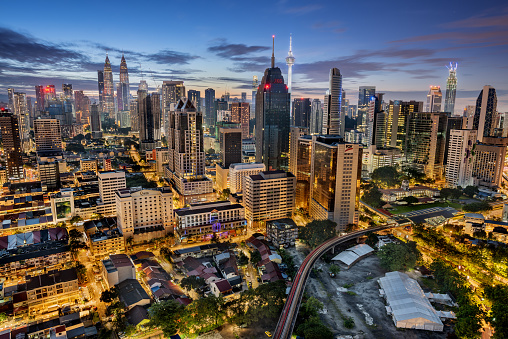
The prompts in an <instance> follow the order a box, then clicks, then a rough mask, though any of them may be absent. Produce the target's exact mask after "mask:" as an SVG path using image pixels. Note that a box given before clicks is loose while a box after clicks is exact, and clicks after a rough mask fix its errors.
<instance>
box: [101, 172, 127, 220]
mask: <svg viewBox="0 0 508 339" xmlns="http://www.w3.org/2000/svg"><path fill="white" fill-rule="evenodd" d="M97 178H98V180H99V196H100V198H101V201H102V203H103V210H104V215H114V214H115V213H116V191H118V190H119V189H121V188H125V187H126V181H125V172H124V171H103V172H99V173H98V174H97Z"/></svg>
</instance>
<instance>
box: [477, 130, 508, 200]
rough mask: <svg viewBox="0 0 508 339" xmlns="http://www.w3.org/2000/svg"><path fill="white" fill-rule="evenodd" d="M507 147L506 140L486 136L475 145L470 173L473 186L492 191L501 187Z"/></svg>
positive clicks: (507, 142)
mask: <svg viewBox="0 0 508 339" xmlns="http://www.w3.org/2000/svg"><path fill="white" fill-rule="evenodd" d="M478 134H479V132H478ZM507 145H508V138H494V137H488V136H484V137H483V141H482V142H480V143H477V144H476V147H475V148H474V160H473V172H472V174H473V178H474V182H475V184H474V185H475V186H478V187H479V188H484V189H489V190H494V191H497V190H498V189H499V187H501V183H502V181H503V170H504V164H505V158H506V146H507Z"/></svg>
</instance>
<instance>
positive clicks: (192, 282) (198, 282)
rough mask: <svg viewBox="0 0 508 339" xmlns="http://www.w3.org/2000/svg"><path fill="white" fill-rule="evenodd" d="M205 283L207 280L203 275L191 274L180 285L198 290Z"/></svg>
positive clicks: (187, 288)
mask: <svg viewBox="0 0 508 339" xmlns="http://www.w3.org/2000/svg"><path fill="white" fill-rule="evenodd" d="M204 284H205V280H204V279H203V278H201V277H197V276H194V275H191V276H190V277H185V278H183V279H182V281H181V282H180V285H181V286H182V287H183V288H185V289H186V290H188V291H190V290H196V289H198V288H200V287H201V286H203V285H204Z"/></svg>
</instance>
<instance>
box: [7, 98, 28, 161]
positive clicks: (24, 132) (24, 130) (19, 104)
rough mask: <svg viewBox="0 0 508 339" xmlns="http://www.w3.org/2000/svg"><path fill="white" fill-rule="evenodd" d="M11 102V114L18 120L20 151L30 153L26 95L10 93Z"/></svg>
mask: <svg viewBox="0 0 508 339" xmlns="http://www.w3.org/2000/svg"><path fill="white" fill-rule="evenodd" d="M9 100H10V99H9ZM12 100H13V107H14V111H13V113H14V115H15V116H16V118H17V119H18V126H19V137H20V139H21V150H22V151H23V152H25V153H28V152H29V151H30V114H29V111H28V107H27V102H26V94H25V93H19V92H14V93H12Z"/></svg>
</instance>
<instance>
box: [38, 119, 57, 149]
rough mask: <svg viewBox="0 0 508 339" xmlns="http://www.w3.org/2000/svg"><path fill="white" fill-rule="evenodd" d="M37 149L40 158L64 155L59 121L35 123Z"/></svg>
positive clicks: (50, 120)
mask: <svg viewBox="0 0 508 339" xmlns="http://www.w3.org/2000/svg"><path fill="white" fill-rule="evenodd" d="M34 135H35V149H36V150H37V154H38V155H39V156H41V155H44V156H55V155H62V151H63V147H62V134H61V129H60V121H59V120H58V119H37V120H35V121H34Z"/></svg>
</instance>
